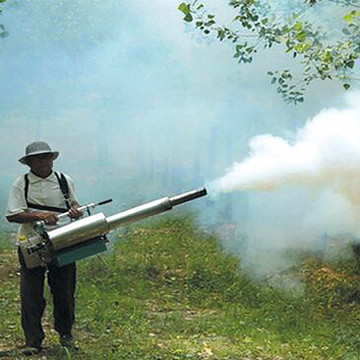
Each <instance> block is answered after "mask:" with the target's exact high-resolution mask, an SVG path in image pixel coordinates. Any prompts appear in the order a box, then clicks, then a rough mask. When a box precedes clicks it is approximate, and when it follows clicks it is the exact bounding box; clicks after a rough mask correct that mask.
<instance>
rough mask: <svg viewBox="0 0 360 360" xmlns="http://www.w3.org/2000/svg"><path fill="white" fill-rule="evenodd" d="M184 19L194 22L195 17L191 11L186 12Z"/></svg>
mask: <svg viewBox="0 0 360 360" xmlns="http://www.w3.org/2000/svg"><path fill="white" fill-rule="evenodd" d="M184 20H185V21H186V22H192V21H193V17H192V15H191V14H190V13H189V14H186V15H185V17H184Z"/></svg>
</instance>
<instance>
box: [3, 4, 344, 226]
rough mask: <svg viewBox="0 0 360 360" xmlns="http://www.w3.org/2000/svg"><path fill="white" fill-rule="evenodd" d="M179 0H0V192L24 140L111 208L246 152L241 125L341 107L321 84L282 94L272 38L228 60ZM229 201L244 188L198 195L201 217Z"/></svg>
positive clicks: (184, 182) (220, 169)
mask: <svg viewBox="0 0 360 360" xmlns="http://www.w3.org/2000/svg"><path fill="white" fill-rule="evenodd" d="M180 2H181V1H175V0H152V1H148V0H122V1H121V0H86V1H85V0H53V1H47V0H31V1H30V0H18V1H12V0H8V1H7V3H6V4H5V6H4V11H3V16H2V18H1V23H3V24H4V25H5V26H6V29H7V31H9V33H10V36H9V37H7V38H6V39H0V87H1V92H0V93H1V97H0V151H1V154H2V156H1V163H0V170H1V173H2V179H1V181H0V190H1V196H0V201H2V202H3V203H4V201H5V199H6V197H7V191H8V188H9V186H10V184H11V182H12V181H13V179H14V178H15V177H16V176H17V175H18V174H21V173H23V172H24V171H26V168H24V166H23V165H21V164H19V163H18V162H17V159H18V158H20V157H21V156H22V155H23V152H24V147H25V146H26V144H28V143H29V142H32V141H35V140H45V141H48V142H50V144H51V145H52V147H53V148H54V149H56V150H59V151H60V153H61V156H60V158H59V160H57V161H56V167H57V168H58V169H60V170H62V171H64V172H66V173H69V174H71V175H72V177H73V178H74V179H75V181H76V184H77V190H78V194H79V197H80V199H82V200H83V202H88V201H92V200H102V199H103V198H107V197H113V198H114V200H116V201H115V204H114V205H112V209H113V210H115V209H123V208H126V207H128V205H129V204H131V205H133V204H139V201H148V200H152V199H154V198H156V197H162V196H165V195H173V194H174V193H178V192H183V191H188V190H191V189H192V188H197V187H201V186H203V185H204V184H206V183H208V182H210V181H212V180H214V179H215V178H217V177H220V176H221V175H223V174H224V173H225V171H226V169H227V168H229V167H230V166H231V165H232V164H233V162H235V161H242V160H243V159H244V158H246V156H247V153H248V151H249V147H248V144H249V141H250V140H251V138H252V137H253V136H255V135H258V134H264V133H269V134H272V135H275V136H284V137H287V136H291V134H293V133H294V132H295V131H296V129H298V128H299V127H302V126H303V125H304V124H305V122H306V121H307V120H308V119H309V118H312V117H313V116H315V115H316V114H317V113H318V112H319V111H321V110H322V109H323V108H327V107H333V106H340V107H341V106H345V105H344V104H345V103H344V101H343V94H342V90H341V86H340V85H337V84H329V83H327V84H319V85H318V86H316V87H313V88H310V89H309V92H308V94H307V99H306V102H305V103H304V104H300V105H298V106H294V105H288V104H286V103H284V102H283V100H282V99H281V98H280V97H279V95H278V94H277V93H276V89H275V87H274V86H272V85H270V81H269V77H268V76H267V75H266V72H267V71H268V70H269V69H277V68H279V67H281V66H283V64H284V63H285V60H284V58H283V56H282V52H281V50H279V51H277V50H276V49H274V50H272V51H270V52H268V53H265V54H264V55H261V54H260V56H259V57H258V58H257V59H255V61H254V63H253V64H251V65H239V64H237V62H236V60H235V59H233V58H232V50H231V46H230V45H226V44H219V43H217V42H216V41H211V40H207V39H205V38H204V37H203V36H202V35H200V34H198V33H197V32H194V31H193V30H192V29H191V27H189V26H187V24H185V23H184V22H183V20H182V14H181V13H180V12H179V11H178V10H177V6H178V5H179V3H180ZM210 3H211V5H212V8H213V9H215V10H216V9H217V8H219V9H221V13H222V16H224V17H225V18H226V17H227V16H229V15H231V14H230V13H229V12H228V11H227V10H224V9H226V8H225V7H224V5H223V2H219V1H215V0H213V1H212V2H210ZM200 201H201V200H199V202H200ZM229 201H230V207H232V209H233V210H234V212H235V214H236V216H237V218H236V220H238V221H243V220H244V219H243V218H241V216H242V215H241V214H244V213H245V212H247V211H248V209H249V208H251V206H250V207H249V206H248V205H245V204H249V202H251V201H252V200H251V195H249V194H243V195H239V196H237V197H236V198H235V199H234V198H233V197H232V198H231V200H229V198H227V197H226V196H224V197H220V198H218V199H217V200H211V201H210V202H209V201H208V202H207V203H206V207H207V211H206V214H207V215H206V216H208V217H209V220H212V221H213V220H214V219H219V218H220V217H221V216H225V217H226V214H228V210H227V209H228V202H229ZM256 201H259V200H258V199H256ZM260 201H261V200H260ZM204 203H205V200H204ZM234 203H235V205H234ZM238 203H239V204H241V205H239V206H237V204H238ZM3 207H4V206H3ZM209 207H210V208H211V210H209ZM237 208H239V209H237ZM229 211H230V212H231V211H232V210H229ZM237 211H239V213H238V212H237ZM224 214H225V215H224ZM248 216H249V213H247V217H248ZM233 221H235V220H234V218H233Z"/></svg>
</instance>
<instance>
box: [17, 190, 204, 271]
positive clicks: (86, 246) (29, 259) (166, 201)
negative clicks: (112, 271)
mask: <svg viewBox="0 0 360 360" xmlns="http://www.w3.org/2000/svg"><path fill="white" fill-rule="evenodd" d="M206 194H207V191H206V189H205V188H201V189H198V190H194V191H189V192H186V193H183V194H180V195H177V196H173V197H165V198H161V199H158V200H155V201H152V202H149V203H146V204H144V205H140V206H137V207H134V208H131V209H129V210H126V211H122V212H120V213H117V214H115V215H112V216H109V217H106V216H105V215H104V214H103V213H102V212H101V213H97V214H94V215H90V213H89V210H90V209H91V208H94V207H96V206H98V205H103V204H106V203H108V202H110V201H111V200H106V201H102V202H100V203H98V204H94V203H92V204H88V205H85V206H82V207H80V208H79V209H80V210H82V211H84V212H88V213H89V214H88V216H86V217H83V218H80V219H79V220H74V221H72V222H70V223H68V224H66V225H63V226H59V227H58V228H55V229H53V230H46V228H45V226H44V225H45V224H44V223H43V222H37V223H36V225H35V226H34V229H35V230H36V234H35V235H34V236H31V237H29V238H28V239H24V240H22V241H21V243H20V249H21V251H22V254H23V256H24V260H25V264H26V266H27V268H29V269H31V268H34V267H37V266H48V265H49V264H55V265H56V266H64V265H66V264H70V263H73V262H75V261H77V260H80V259H84V258H87V257H89V256H92V255H95V254H98V253H100V252H103V251H106V250H107V246H106V244H107V243H108V239H107V238H106V235H107V234H108V233H109V232H110V231H112V230H114V229H117V228H119V227H121V226H125V225H128V224H130V223H132V222H135V221H139V220H142V219H145V218H148V217H150V216H154V215H157V214H160V213H162V212H165V211H168V210H171V209H172V208H173V207H174V206H177V205H180V204H183V203H185V202H188V201H191V200H194V199H197V198H199V197H202V196H205V195H206ZM63 216H68V213H65V214H61V215H59V218H61V217H63Z"/></svg>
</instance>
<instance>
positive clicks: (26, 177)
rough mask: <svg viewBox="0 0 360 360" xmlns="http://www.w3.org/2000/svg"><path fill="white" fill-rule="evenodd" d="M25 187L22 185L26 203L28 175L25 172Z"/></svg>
mask: <svg viewBox="0 0 360 360" xmlns="http://www.w3.org/2000/svg"><path fill="white" fill-rule="evenodd" d="M24 179H25V187H24V193H25V200H26V203H27V202H28V193H29V175H28V174H25V177H24Z"/></svg>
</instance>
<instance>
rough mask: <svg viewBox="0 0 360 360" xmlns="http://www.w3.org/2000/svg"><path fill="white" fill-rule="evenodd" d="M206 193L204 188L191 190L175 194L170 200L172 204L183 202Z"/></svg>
mask: <svg viewBox="0 0 360 360" xmlns="http://www.w3.org/2000/svg"><path fill="white" fill-rule="evenodd" d="M206 194H207V191H206V189H205V188H202V189H198V190H193V191H189V192H186V193H184V194H180V195H176V196H173V197H171V198H170V202H171V205H172V206H176V205H180V204H183V203H185V202H187V201H191V200H194V199H197V198H199V197H202V196H205V195H206Z"/></svg>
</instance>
